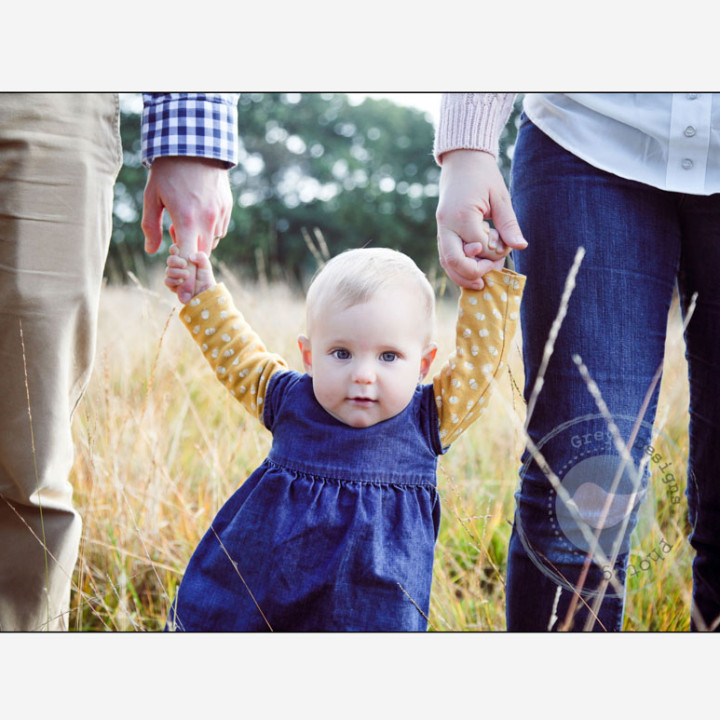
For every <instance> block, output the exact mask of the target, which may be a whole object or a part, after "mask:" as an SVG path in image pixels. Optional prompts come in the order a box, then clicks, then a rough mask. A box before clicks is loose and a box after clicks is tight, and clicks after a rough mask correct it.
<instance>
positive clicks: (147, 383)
mask: <svg viewBox="0 0 720 720" xmlns="http://www.w3.org/2000/svg"><path fill="white" fill-rule="evenodd" d="M224 279H225V281H226V282H227V284H228V285H229V287H230V289H231V291H232V292H233V294H234V296H235V298H236V300H237V302H238V305H239V307H240V308H241V309H242V310H243V312H244V313H245V315H246V317H247V318H248V320H249V321H250V323H251V324H252V325H253V326H254V327H255V328H257V329H258V330H259V331H260V333H261V335H262V336H263V338H264V340H265V342H266V344H267V345H268V347H270V348H271V349H273V350H274V351H276V352H279V353H281V354H283V355H284V356H285V357H286V359H287V360H288V361H289V362H290V365H291V367H295V368H296V369H301V368H300V363H299V352H298V351H297V346H296V337H297V334H298V332H300V331H301V329H302V322H303V301H302V298H300V297H299V296H298V295H296V294H293V293H292V292H290V291H289V290H288V289H287V288H286V287H284V286H272V287H267V286H266V285H256V286H242V287H241V286H240V285H239V284H237V283H236V282H235V280H234V278H232V277H230V276H228V277H226V278H224ZM173 300H174V298H173V296H172V295H171V294H170V293H169V292H168V291H166V290H165V289H164V288H163V287H162V285H161V283H160V280H159V279H158V280H157V282H156V283H155V285H154V286H153V287H151V288H145V287H140V286H136V287H113V286H109V287H106V288H105V289H104V291H103V294H102V302H101V313H100V324H99V341H98V355H97V360H96V366H95V372H94V375H93V379H92V381H91V384H90V387H89V389H88V392H87V394H86V397H85V399H84V401H83V403H82V405H81V406H80V408H79V410H78V412H77V413H76V416H75V420H74V432H75V438H76V461H75V465H74V468H73V473H72V475H73V476H72V478H71V480H72V483H73V485H74V487H75V490H76V492H75V500H76V504H77V506H78V508H79V510H80V512H81V514H82V516H83V518H84V532H83V538H82V545H81V552H80V559H79V562H78V565H77V568H76V571H75V575H74V588H73V599H72V611H71V617H70V623H69V624H70V628H71V629H72V630H113V631H114V630H135V631H155V630H160V629H162V627H163V625H164V621H165V615H166V611H167V607H168V603H169V602H170V601H171V599H172V597H173V595H174V593H175V589H176V587H177V585H178V583H179V581H180V579H181V577H182V573H183V570H184V568H185V566H186V564H187V561H188V559H189V557H190V554H191V553H192V551H193V549H194V547H195V546H196V544H197V543H198V541H199V540H200V538H201V536H202V534H203V533H204V531H205V529H206V528H207V527H208V526H209V524H210V521H211V520H212V518H213V517H214V515H215V513H216V512H217V510H218V509H219V508H220V506H221V505H222V504H223V502H224V501H225V500H226V499H227V498H228V497H229V496H230V495H231V494H232V493H233V492H234V491H235V489H236V488H237V487H238V486H239V484H240V483H242V481H243V480H244V479H245V478H246V477H247V476H248V475H249V474H250V473H251V472H252V470H253V469H255V468H256V467H257V466H258V465H259V464H260V462H262V459H263V458H264V457H265V455H266V453H267V451H268V448H269V444H270V438H269V434H268V433H267V431H266V430H264V429H263V428H262V427H261V426H260V425H259V424H258V423H257V422H256V421H254V420H252V419H251V418H249V417H248V416H247V415H246V414H245V413H244V411H243V409H242V408H241V407H240V405H239V404H238V403H236V402H235V401H234V400H233V398H232V397H231V396H230V395H229V394H228V393H227V392H226V391H225V390H224V389H223V388H222V387H221V386H220V384H219V383H217V382H216V381H215V379H214V376H213V373H212V372H211V370H210V369H209V367H208V366H207V365H206V363H205V361H204V359H203V358H202V357H201V355H200V353H199V352H198V351H197V349H196V347H195V346H194V343H192V341H191V340H190V338H189V337H186V331H185V330H184V328H182V327H181V323H180V321H179V320H178V318H177V307H176V305H175V304H174V303H173ZM454 320H455V306H454V302H453V301H452V300H449V299H441V300H440V302H439V304H438V341H439V346H440V352H439V353H438V358H443V357H446V356H447V355H448V354H449V353H450V351H451V349H452V346H453V330H454ZM438 362H439V361H438ZM509 365H510V373H508V374H506V375H504V376H503V378H502V381H501V383H500V387H499V393H500V395H498V396H497V397H496V398H495V399H494V400H493V403H492V406H491V407H492V412H491V413H490V414H488V415H486V416H485V417H484V419H482V420H481V421H479V422H477V423H476V424H475V425H474V426H473V427H472V428H471V429H470V430H469V431H468V432H467V433H466V434H465V435H464V436H463V437H462V438H461V439H460V440H458V441H457V442H456V443H455V445H454V446H453V448H452V449H451V450H450V452H449V453H448V454H447V455H445V456H444V457H442V458H441V460H440V470H439V475H438V483H439V491H440V495H441V501H442V506H443V522H442V527H441V531H440V537H439V540H438V544H437V549H436V569H435V577H434V582H433V594H432V601H431V611H430V618H429V620H430V627H431V629H434V630H438V631H446V630H456V631H457V630H503V629H504V628H505V619H504V601H505V571H506V558H507V547H508V540H509V537H510V530H511V522H512V517H513V511H514V500H513V493H514V492H515V490H516V485H517V478H518V458H519V457H520V454H521V452H522V447H523V436H522V430H521V428H522V423H523V420H524V416H525V406H524V402H523V400H522V396H521V392H520V388H522V386H523V373H522V363H521V358H520V340H519V338H516V339H515V346H514V348H513V351H512V355H511V357H510V362H509ZM685 378H686V368H685V365H684V359H683V345H682V339H681V337H680V336H679V317H678V313H677V310H676V309H674V311H673V314H672V317H671V318H670V332H669V335H668V362H667V367H666V372H665V376H664V379H663V384H662V389H661V406H660V410H659V413H658V418H659V422H660V423H661V424H662V428H663V430H664V432H666V433H667V434H668V435H669V436H670V437H672V439H673V441H674V442H675V444H676V445H677V448H679V451H680V452H681V453H682V454H683V458H682V461H683V462H684V461H685V459H686V457H687V434H686V431H685V422H686V411H685V408H686V406H687V400H686V396H687V383H686V380H685ZM659 511H664V509H662V508H660V510H659ZM659 522H665V520H660V521H659ZM668 522H674V523H676V522H678V521H677V518H676V517H675V516H673V517H671V518H669V520H668ZM689 588H690V558H689V553H684V554H683V553H680V554H679V559H678V560H674V561H673V562H672V563H670V562H669V563H667V567H666V568H665V569H664V572H663V573H661V574H659V575H658V577H657V579H656V580H654V581H653V582H648V580H647V578H643V577H640V575H639V574H638V576H636V577H634V578H631V579H630V584H629V592H628V600H627V607H626V614H627V619H626V623H625V627H626V629H628V630H645V629H652V630H685V629H687V628H688V626H689V603H690V596H689Z"/></svg>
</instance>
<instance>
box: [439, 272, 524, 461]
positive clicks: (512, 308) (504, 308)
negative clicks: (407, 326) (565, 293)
mask: <svg viewBox="0 0 720 720" xmlns="http://www.w3.org/2000/svg"><path fill="white" fill-rule="evenodd" d="M524 287H525V276H524V275H518V274H517V273H514V272H512V271H510V270H502V271H500V270H492V271H490V272H489V273H488V274H487V275H486V276H485V288H484V289H483V290H478V291H475V290H466V289H463V290H462V294H461V296H460V303H459V308H458V319H457V326H456V352H455V354H453V355H452V357H450V359H449V360H448V362H447V363H445V365H444V366H443V367H442V369H441V370H440V372H439V373H438V374H437V375H436V376H435V377H434V378H433V386H434V392H435V402H436V404H437V408H438V417H439V420H440V438H441V440H442V445H443V447H448V446H449V445H450V444H451V443H452V442H453V441H454V440H456V439H457V438H458V437H459V436H460V435H461V434H462V432H463V431H464V430H465V429H467V428H468V427H469V425H470V424H471V423H472V422H474V421H475V420H476V419H477V418H478V417H479V416H480V415H481V414H482V413H483V412H484V409H485V407H487V401H488V398H489V396H490V394H491V392H492V385H493V380H496V379H497V377H498V375H499V374H500V373H501V372H502V371H503V370H504V369H505V366H506V360H507V356H508V354H509V351H510V343H511V341H512V339H513V336H514V335H515V331H516V330H517V325H518V320H519V313H520V298H521V296H522V292H523V288H524Z"/></svg>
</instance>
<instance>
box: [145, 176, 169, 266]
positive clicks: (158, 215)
mask: <svg viewBox="0 0 720 720" xmlns="http://www.w3.org/2000/svg"><path fill="white" fill-rule="evenodd" d="M163 210H164V208H163V205H162V203H161V202H160V201H159V199H158V198H157V196H155V195H154V194H150V195H148V193H147V189H146V191H145V196H144V200H143V214H142V222H141V227H142V231H143V235H145V252H146V253H148V254H149V255H152V254H154V253H156V252H157V251H158V249H159V247H160V244H161V243H162V236H163V227H162V216H163Z"/></svg>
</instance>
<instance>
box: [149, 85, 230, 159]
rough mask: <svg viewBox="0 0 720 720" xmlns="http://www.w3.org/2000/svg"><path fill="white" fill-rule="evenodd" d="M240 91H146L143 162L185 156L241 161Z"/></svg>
mask: <svg viewBox="0 0 720 720" xmlns="http://www.w3.org/2000/svg"><path fill="white" fill-rule="evenodd" d="M238 97H239V94H238V93H143V114H142V131H141V139H142V162H143V165H145V167H148V168H149V167H150V166H151V165H152V162H153V160H155V159H156V158H159V157H168V156H175V157H177V156H182V157H200V158H209V159H213V160H220V161H221V162H223V163H225V165H226V167H228V168H231V167H232V166H233V165H236V164H237V161H238V134H237V124H238V113H237V103H238Z"/></svg>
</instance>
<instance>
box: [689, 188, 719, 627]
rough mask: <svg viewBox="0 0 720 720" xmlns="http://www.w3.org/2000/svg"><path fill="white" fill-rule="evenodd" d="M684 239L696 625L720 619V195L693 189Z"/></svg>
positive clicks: (693, 621)
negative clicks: (690, 308)
mask: <svg viewBox="0 0 720 720" xmlns="http://www.w3.org/2000/svg"><path fill="white" fill-rule="evenodd" d="M680 211H681V216H680V217H681V223H682V232H683V246H682V255H681V261H680V275H679V286H680V293H681V299H682V304H683V309H684V311H685V313H686V314H687V310H688V306H689V304H690V302H691V299H692V296H693V294H694V293H697V302H696V305H695V308H694V311H693V314H692V317H691V318H690V320H689V322H688V325H687V330H686V332H685V343H686V357H687V361H688V371H689V376H690V427H689V440H690V460H689V465H688V483H687V496H688V515H689V520H690V524H691V526H692V535H691V536H690V543H691V545H692V547H693V548H694V550H695V553H696V555H695V558H694V561H693V605H694V607H693V617H692V621H691V626H692V628H693V629H696V630H704V629H716V630H717V629H718V625H720V482H718V469H719V468H720V403H718V379H719V378H720V283H718V268H720V196H718V195H711V196H709V197H697V196H686V197H684V198H683V199H682V202H681V205H680Z"/></svg>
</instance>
